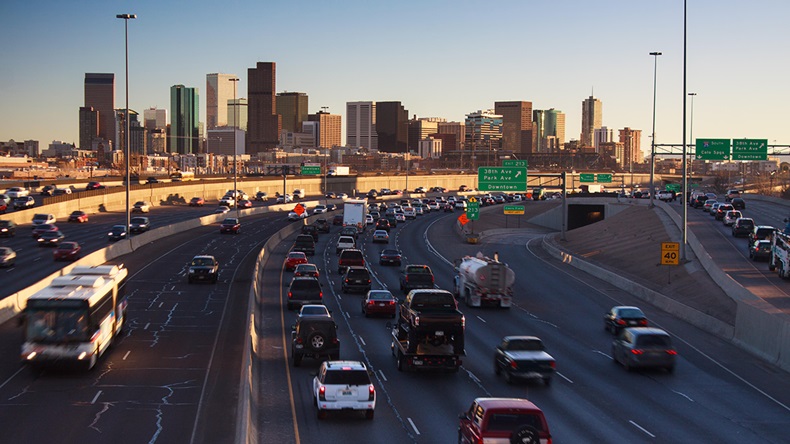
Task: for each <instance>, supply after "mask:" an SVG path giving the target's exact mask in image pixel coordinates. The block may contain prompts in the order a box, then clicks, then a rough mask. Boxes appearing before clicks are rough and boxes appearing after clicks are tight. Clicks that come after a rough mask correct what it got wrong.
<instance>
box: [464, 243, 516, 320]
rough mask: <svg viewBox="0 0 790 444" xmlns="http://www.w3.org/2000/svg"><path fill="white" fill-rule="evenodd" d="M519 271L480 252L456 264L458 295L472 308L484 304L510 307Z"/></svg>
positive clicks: (495, 257)
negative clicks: (516, 271) (516, 272)
mask: <svg viewBox="0 0 790 444" xmlns="http://www.w3.org/2000/svg"><path fill="white" fill-rule="evenodd" d="M515 280H516V274H515V273H514V272H513V270H512V269H511V268H510V267H508V266H507V264H505V263H504V262H499V258H498V257H497V255H494V259H491V258H489V257H486V256H483V255H482V254H479V253H478V255H477V256H475V257H473V256H466V257H464V258H462V259H460V260H459V261H457V263H456V274H455V296H456V297H458V298H459V300H460V299H463V301H464V302H465V303H466V305H467V306H469V307H480V306H482V305H483V304H486V305H496V306H499V307H502V308H510V306H511V304H512V300H513V283H514V282H515Z"/></svg>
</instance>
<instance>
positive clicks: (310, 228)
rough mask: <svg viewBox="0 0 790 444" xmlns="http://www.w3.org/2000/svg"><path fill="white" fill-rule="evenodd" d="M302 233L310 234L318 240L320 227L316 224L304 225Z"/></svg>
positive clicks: (314, 239)
mask: <svg viewBox="0 0 790 444" xmlns="http://www.w3.org/2000/svg"><path fill="white" fill-rule="evenodd" d="M302 234H308V235H310V236H312V237H313V241H315V242H318V227H316V226H315V225H302Z"/></svg>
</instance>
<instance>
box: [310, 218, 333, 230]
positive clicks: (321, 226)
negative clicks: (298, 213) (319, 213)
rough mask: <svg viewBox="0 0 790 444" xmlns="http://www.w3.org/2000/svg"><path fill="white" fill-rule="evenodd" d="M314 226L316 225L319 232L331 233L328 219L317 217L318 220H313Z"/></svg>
mask: <svg viewBox="0 0 790 444" xmlns="http://www.w3.org/2000/svg"><path fill="white" fill-rule="evenodd" d="M313 226H315V228H316V229H317V230H318V232H319V233H329V231H330V228H331V227H330V226H329V222H328V221H327V220H326V219H316V221H315V222H313Z"/></svg>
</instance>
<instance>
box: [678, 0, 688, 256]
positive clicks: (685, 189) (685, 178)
mask: <svg viewBox="0 0 790 444" xmlns="http://www.w3.org/2000/svg"><path fill="white" fill-rule="evenodd" d="M687 91H688V90H687V89H686V0H683V242H682V243H681V246H680V260H682V261H684V262H685V261H686V244H687V243H688V217H689V206H688V202H687V200H688V197H687V196H688V176H687V175H686V170H687V165H688V159H687V158H686V155H687V152H688V146H686V92H687Z"/></svg>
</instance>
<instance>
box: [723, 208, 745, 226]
mask: <svg viewBox="0 0 790 444" xmlns="http://www.w3.org/2000/svg"><path fill="white" fill-rule="evenodd" d="M739 217H743V214H742V213H741V212H740V211H738V210H728V211H727V212H726V213H724V218H723V219H722V220H721V221H722V223H723V224H724V225H727V226H728V227H729V226H732V224H734V223H735V221H736V220H737V219H738V218H739Z"/></svg>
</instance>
